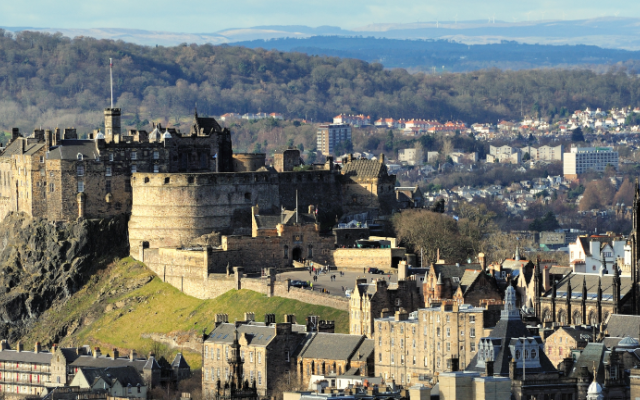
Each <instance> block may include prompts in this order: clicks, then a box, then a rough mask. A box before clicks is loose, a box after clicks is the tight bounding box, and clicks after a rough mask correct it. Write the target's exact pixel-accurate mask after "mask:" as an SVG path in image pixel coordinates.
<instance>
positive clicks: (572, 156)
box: [563, 147, 618, 180]
mask: <svg viewBox="0 0 640 400" xmlns="http://www.w3.org/2000/svg"><path fill="white" fill-rule="evenodd" d="M609 165H610V166H612V167H613V168H615V169H616V171H617V170H618V152H617V151H615V150H613V149H612V148H611V147H572V148H571V151H570V152H569V153H564V160H563V174H564V177H565V178H566V179H572V180H574V179H577V178H578V176H579V175H581V174H584V173H585V172H587V171H595V172H604V170H605V168H606V167H607V166H609Z"/></svg>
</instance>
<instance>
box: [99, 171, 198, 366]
mask: <svg viewBox="0 0 640 400" xmlns="http://www.w3.org/2000/svg"><path fill="white" fill-rule="evenodd" d="M104 190H105V191H106V192H107V193H111V181H105V182H104ZM205 357H206V356H205Z"/></svg>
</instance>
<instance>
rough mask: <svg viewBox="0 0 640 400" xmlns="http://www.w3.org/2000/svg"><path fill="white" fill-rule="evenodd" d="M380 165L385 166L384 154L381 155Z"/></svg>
mask: <svg viewBox="0 0 640 400" xmlns="http://www.w3.org/2000/svg"><path fill="white" fill-rule="evenodd" d="M380 164H384V153H382V154H380Z"/></svg>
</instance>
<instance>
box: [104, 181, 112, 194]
mask: <svg viewBox="0 0 640 400" xmlns="http://www.w3.org/2000/svg"><path fill="white" fill-rule="evenodd" d="M104 190H105V191H106V192H107V193H111V181H104Z"/></svg>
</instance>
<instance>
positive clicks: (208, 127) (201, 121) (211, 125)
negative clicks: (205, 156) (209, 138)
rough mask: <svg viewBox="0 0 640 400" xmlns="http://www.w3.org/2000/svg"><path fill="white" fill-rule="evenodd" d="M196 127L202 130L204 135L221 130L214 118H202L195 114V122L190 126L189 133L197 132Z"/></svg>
mask: <svg viewBox="0 0 640 400" xmlns="http://www.w3.org/2000/svg"><path fill="white" fill-rule="evenodd" d="M197 129H200V130H202V131H203V132H204V134H205V135H211V134H214V133H216V132H219V131H221V130H222V128H221V127H220V124H218V121H216V119H215V118H204V117H198V114H196V115H195V124H194V125H192V126H191V132H190V133H191V134H192V135H193V134H194V133H198V131H197Z"/></svg>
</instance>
